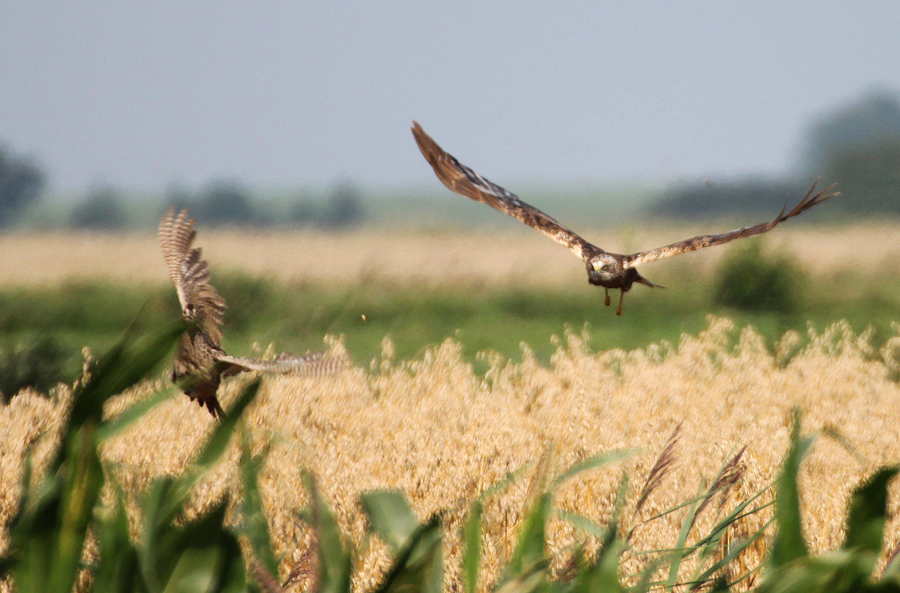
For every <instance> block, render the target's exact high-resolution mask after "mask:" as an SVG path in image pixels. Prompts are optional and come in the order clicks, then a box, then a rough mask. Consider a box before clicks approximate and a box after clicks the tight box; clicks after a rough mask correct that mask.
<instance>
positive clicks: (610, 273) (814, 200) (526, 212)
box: [412, 121, 838, 315]
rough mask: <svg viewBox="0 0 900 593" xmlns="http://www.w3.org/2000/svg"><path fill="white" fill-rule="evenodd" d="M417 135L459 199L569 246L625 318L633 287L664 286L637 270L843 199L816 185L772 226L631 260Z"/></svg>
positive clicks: (751, 233)
mask: <svg viewBox="0 0 900 593" xmlns="http://www.w3.org/2000/svg"><path fill="white" fill-rule="evenodd" d="M412 133H413V136H414V137H415V139H416V143H418V145H419V149H420V150H421V151H422V154H423V155H424V156H425V160H427V161H428V163H429V164H430V165H431V166H432V168H433V169H434V172H435V173H436V174H437V176H438V179H440V180H441V181H442V182H443V183H444V185H446V186H447V187H448V188H450V189H451V190H452V191H454V192H456V193H458V194H461V195H463V196H466V197H468V198H471V199H473V200H475V201H476V202H482V203H484V204H487V205H488V206H491V207H493V208H496V209H497V210H499V211H500V212H504V213H506V214H508V215H510V216H512V217H513V218H517V219H519V220H520V221H522V222H523V223H525V224H527V225H528V226H530V227H532V228H535V229H537V230H539V231H540V232H542V233H544V234H545V235H547V236H548V237H550V238H551V239H553V240H554V241H556V242H557V243H560V244H562V245H563V246H565V247H566V248H567V249H568V250H569V251H571V252H572V253H574V254H575V255H577V256H578V257H579V258H581V259H582V260H583V261H584V263H585V266H586V267H587V274H588V282H590V283H591V284H594V285H596V286H602V287H603V288H604V289H605V291H606V305H607V306H608V305H609V302H610V300H609V289H610V288H618V289H619V290H620V291H621V293H620V295H619V308H618V309H617V310H616V314H617V315H621V314H622V299H623V298H624V297H625V293H626V292H628V291H629V290H630V289H631V286H632V284H634V283H635V282H639V283H640V284H645V285H647V286H649V287H651V288H653V287H659V285H657V284H653V283H652V282H650V281H649V280H647V279H646V278H644V277H643V276H641V275H640V273H639V272H638V271H637V266H639V265H640V264H645V263H647V262H651V261H655V260H657V259H662V258H664V257H669V256H672V255H678V254H679V253H687V252H689V251H696V250H698V249H703V248H704V247H712V246H714V245H722V244H723V243H728V242H729V241H734V240H735V239H739V238H742V237H752V236H754V235H761V234H763V233H766V232H768V231H770V230H772V229H773V228H775V226H776V225H777V224H778V223H780V222H783V221H785V220H787V219H788V218H791V217H794V216H797V215H798V214H800V213H801V212H804V211H805V210H809V209H810V208H812V207H813V206H816V205H817V204H821V203H822V202H824V201H825V200H827V199H828V198H831V197H834V196H836V195H838V193H837V192H835V193H831V190H832V189H833V188H834V185H830V186H829V187H827V188H826V189H825V190H823V191H821V192H818V193H815V189H816V186H815V184H813V186H812V188H811V189H810V190H809V192H808V193H807V194H806V196H804V198H803V199H802V200H800V202H799V203H798V204H797V205H796V206H795V207H794V208H793V209H792V210H791V211H790V212H786V209H787V205H785V208H782V210H781V213H780V214H779V215H778V216H776V217H775V218H773V219H772V220H770V221H768V222H763V223H761V224H757V225H755V226H751V227H744V228H740V229H736V230H733V231H729V232H727V233H722V234H719V235H700V236H698V237H693V238H692V239H686V240H684V241H679V242H677V243H672V244H671V245H665V246H663V247H657V248H656V249H651V250H650V251H641V252H639V253H632V254H630V255H625V254H621V253H611V252H609V251H604V250H603V249H601V248H599V247H597V246H596V245H594V244H592V243H588V242H587V241H585V240H584V239H582V238H581V237H580V236H578V235H577V234H576V233H574V232H572V231H571V230H569V229H567V228H566V227H564V226H563V225H561V224H560V223H558V222H557V221H556V220H555V219H553V218H552V217H550V216H548V215H546V214H544V213H543V212H541V211H540V210H538V209H537V208H535V207H534V206H531V205H529V204H526V203H525V202H523V201H522V200H520V199H519V197H518V196H516V195H515V194H513V193H511V192H509V191H507V190H505V189H503V188H502V187H500V186H499V185H497V184H495V183H492V182H490V181H488V180H487V179H485V178H484V177H482V176H481V175H479V174H478V173H476V172H475V171H473V170H472V169H470V168H468V167H467V166H465V165H463V164H462V163H460V162H459V161H458V160H456V158H454V157H453V155H450V154H448V153H446V152H445V151H444V149H442V148H441V147H440V146H438V143H437V142H435V141H434V140H432V139H431V136H429V135H428V134H426V133H425V130H423V129H422V126H420V125H419V124H418V122H415V121H414V122H413V127H412ZM660 288H661V287H660Z"/></svg>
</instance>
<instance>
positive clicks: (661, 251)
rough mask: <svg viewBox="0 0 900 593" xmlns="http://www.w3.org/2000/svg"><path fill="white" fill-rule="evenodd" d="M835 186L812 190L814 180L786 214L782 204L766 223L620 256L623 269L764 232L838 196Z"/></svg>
mask: <svg viewBox="0 0 900 593" xmlns="http://www.w3.org/2000/svg"><path fill="white" fill-rule="evenodd" d="M834 186H835V184H831V185H829V186H828V187H826V188H825V189H824V190H822V191H820V192H818V193H815V191H816V184H815V183H814V184H813V186H812V187H811V188H810V190H809V192H807V194H806V195H805V196H804V197H803V199H802V200H800V202H799V203H798V204H797V205H796V206H794V208H793V209H792V210H791V211H790V212H788V213H787V214H785V210H786V209H787V204H785V207H784V208H782V209H781V213H780V214H779V215H778V216H776V217H775V218H773V219H772V220H770V221H768V222H763V223H760V224H757V225H755V226H751V227H744V228H740V229H735V230H733V231H729V232H727V233H721V234H719V235H700V236H697V237H693V238H691V239H686V240H684V241H679V242H677V243H672V244H671V245H665V246H663V247H657V248H656V249H651V250H650V251H642V252H639V253H633V254H631V255H626V256H625V257H624V259H623V264H624V266H625V268H626V269H627V268H634V267H635V266H639V265H641V264H645V263H647V262H651V261H656V260H658V259H662V258H664V257H670V256H672V255H678V254H680V253H688V252H690V251H697V250H698V249H703V248H704V247H713V246H715V245H722V244H724V243H728V242H730V241H734V240H735V239H740V238H743V237H752V236H754V235H761V234H763V233H767V232H769V231H771V230H772V229H774V228H775V227H776V226H777V225H778V224H779V223H781V222H784V221H785V220H787V219H789V218H793V217H794V216H797V215H798V214H800V213H801V212H804V211H806V210H809V209H810V208H812V207H813V206H816V205H818V204H821V203H822V202H824V201H825V200H827V199H829V198H833V197H834V196H837V195H839V192H832V191H831V190H832V189H834Z"/></svg>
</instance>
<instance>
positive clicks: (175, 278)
mask: <svg viewBox="0 0 900 593" xmlns="http://www.w3.org/2000/svg"><path fill="white" fill-rule="evenodd" d="M194 224H195V223H194V220H193V219H189V218H188V214H187V210H182V211H181V212H180V213H179V214H178V216H177V217H176V216H175V211H174V209H170V210H169V212H168V213H167V214H166V216H164V217H163V218H162V220H161V221H160V225H159V242H160V246H161V248H162V252H163V257H164V258H165V261H166V266H167V268H168V270H169V276H170V277H171V278H172V282H173V283H174V284H175V290H176V292H177V293H178V300H179V302H180V303H181V308H182V316H183V317H184V319H185V320H186V321H188V323H189V324H190V328H189V329H188V331H186V332H185V333H184V335H183V336H182V337H181V340H180V341H179V342H178V346H177V347H176V349H175V358H174V361H173V368H172V380H173V381H174V382H175V383H176V384H177V385H178V386H179V387H180V388H181V389H182V391H184V393H185V395H187V396H188V397H190V398H191V400H194V401H196V402H197V403H198V404H199V405H200V406H201V407H206V408H207V409H208V410H209V413H210V414H212V415H213V416H214V417H219V418H221V417H222V416H224V412H223V411H222V407H221V405H220V404H219V400H218V398H217V397H216V392H217V391H218V388H219V383H220V382H221V380H222V378H223V377H228V376H231V375H235V374H237V373H242V372H245V371H260V372H265V373H280V374H283V373H297V374H301V375H304V376H319V375H324V374H328V373H333V372H336V371H338V370H339V369H341V368H342V367H344V366H346V362H347V361H346V360H345V359H343V358H326V357H325V356H324V355H323V354H322V353H321V352H314V353H310V354H305V355H303V356H294V355H293V354H286V353H285V354H281V355H279V356H277V357H276V358H274V359H272V360H261V359H256V358H243V357H239V356H230V355H228V354H226V353H225V351H224V350H222V348H221V347H220V345H219V344H220V341H221V338H222V329H221V328H222V321H223V316H224V313H225V308H226V304H225V299H223V298H222V296H221V295H220V294H219V293H218V292H217V291H216V289H215V288H213V286H212V285H210V284H209V266H208V265H207V263H206V261H205V260H203V259H202V258H201V252H200V249H199V248H192V247H191V245H192V243H193V241H194V238H195V236H196V231H195V230H194Z"/></svg>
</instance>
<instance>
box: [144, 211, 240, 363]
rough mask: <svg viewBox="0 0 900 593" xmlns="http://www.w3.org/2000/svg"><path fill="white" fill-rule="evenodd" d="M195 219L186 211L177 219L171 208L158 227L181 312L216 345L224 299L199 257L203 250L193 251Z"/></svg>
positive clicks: (194, 249) (223, 311)
mask: <svg viewBox="0 0 900 593" xmlns="http://www.w3.org/2000/svg"><path fill="white" fill-rule="evenodd" d="M194 224H195V223H194V219H193V218H191V219H189V218H188V212H187V210H182V211H181V212H180V213H179V214H178V216H177V217H176V216H175V209H174V208H170V209H169V211H168V213H167V214H166V216H164V217H163V219H162V220H161V221H160V224H159V243H160V246H161V247H162V252H163V257H164V258H165V260H166V267H167V268H168V270H169V276H170V277H171V278H172V282H173V283H174V284H175V290H176V291H177V292H178V300H179V301H180V302H181V308H182V311H184V312H185V313H186V314H188V315H189V316H190V317H192V318H193V319H195V320H196V321H197V323H198V325H199V326H200V329H202V330H203V331H204V332H205V333H206V334H207V336H209V338H210V340H212V341H213V343H215V344H216V345H218V344H219V342H220V340H221V339H222V322H223V316H224V314H225V308H226V305H225V299H223V298H222V296H221V295H220V294H219V293H218V292H216V289H215V288H213V287H212V286H211V285H210V284H209V266H208V265H207V263H206V261H205V260H203V259H201V257H200V248H199V247H195V248H193V249H192V248H191V245H192V244H193V242H194V238H195V237H196V235H197V232H196V230H195V229H194Z"/></svg>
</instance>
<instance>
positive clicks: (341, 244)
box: [0, 223, 900, 286]
mask: <svg viewBox="0 0 900 593" xmlns="http://www.w3.org/2000/svg"><path fill="white" fill-rule="evenodd" d="M728 228H731V227H730V226H729V225H728V224H723V223H707V224H706V225H704V226H703V227H699V226H698V227H696V228H693V227H688V228H684V227H682V226H680V225H673V226H665V227H658V226H657V227H652V226H651V227H640V228H636V227H627V226H623V227H619V228H616V229H609V230H604V231H592V232H586V233H585V237H586V238H588V240H595V241H596V242H597V243H599V244H600V245H601V246H603V247H604V248H605V249H609V250H613V251H619V252H622V253H629V252H633V251H638V250H641V249H649V248H652V247H657V246H659V245H662V244H665V243H668V242H672V241H676V240H680V239H684V238H686V237H689V236H692V235H696V234H701V233H703V232H709V231H710V230H713V229H715V230H727V229H728ZM199 233H200V238H199V239H198V244H199V245H200V246H201V247H202V248H203V254H204V257H205V258H206V259H207V260H208V261H209V263H210V267H211V269H212V270H213V273H214V276H215V274H216V273H217V272H218V271H221V270H223V269H224V270H232V271H241V272H246V273H248V274H252V275H260V276H265V277H269V278H272V279H274V280H278V281H288V280H302V281H304V282H309V283H316V284H327V285H334V284H346V283H356V282H359V281H360V279H366V278H380V279H385V280H389V281H392V280H393V281H401V282H408V281H411V280H414V281H418V282H426V283H434V282H439V283H440V282H444V283H453V284H458V283H469V284H483V283H491V284H515V285H520V286H534V285H537V286H540V285H558V284H560V283H565V282H575V281H577V282H578V283H579V284H583V283H584V272H583V269H582V265H581V264H579V263H578V262H577V260H574V259H573V258H572V256H571V255H570V254H569V253H568V252H567V251H566V250H565V249H561V248H560V247H559V246H558V245H554V244H553V243H552V242H550V241H547V240H546V239H544V238H543V237H541V236H540V235H538V234H537V233H535V232H534V231H532V230H531V229H525V228H523V229H519V228H518V227H510V228H503V229H491V228H481V229H479V230H478V231H471V232H451V231H447V232H432V233H426V232H422V231H403V230H400V231H397V232H386V231H384V230H363V231H359V232H354V233H347V234H327V233H320V232H314V231H305V232H260V233H253V232H228V231H209V230H208V229H204V228H203V227H202V225H201V226H200V228H199ZM898 236H900V228H898V226H897V225H896V224H887V223H885V224H878V223H867V224H859V225H848V226H840V227H823V226H816V227H809V226H807V227H804V226H799V227H795V228H793V229H791V232H790V233H775V234H773V235H771V237H767V240H768V241H769V242H770V244H771V245H773V246H774V247H775V248H776V249H779V250H784V251H785V252H786V253H789V254H790V255H791V256H792V257H794V258H796V259H797V261H798V263H799V264H800V265H801V266H802V267H803V268H804V269H806V270H808V271H810V272H812V273H813V274H834V273H839V272H842V271H845V270H857V269H859V268H864V269H871V270H879V271H881V272H883V273H887V274H893V275H895V276H896V275H898V274H900V242H898V241H897V240H896V238H897V237H898ZM726 250H727V248H718V249H710V250H704V251H703V252H702V253H694V254H688V255H684V256H681V257H679V258H676V259H675V260H672V261H671V262H669V261H666V262H665V263H660V264H651V265H650V266H648V268H647V270H648V273H649V272H650V271H652V270H655V269H665V268H668V267H671V266H673V265H686V264H685V262H687V265H690V266H691V270H692V273H703V272H704V271H707V270H709V269H710V268H712V267H713V266H714V265H715V264H716V263H717V262H718V261H719V259H720V258H721V257H722V256H723V255H724V254H725V253H726ZM0 253H2V254H3V257H4V260H5V264H4V265H2V266H0V286H14V285H41V284H54V283H58V282H60V281H71V280H85V279H88V280H95V279H101V280H110V281H114V282H115V281H127V282H134V283H141V284H147V283H149V284H160V283H163V282H166V272H165V266H164V265H163V261H162V257H161V256H160V254H159V246H158V244H157V240H156V236H155V235H153V234H146V235H116V234H91V233H85V234H77V233H58V234H53V233H39V234H18V235H3V236H0ZM860 254H864V257H863V258H862V259H861V256H860ZM675 261H678V264H675ZM657 265H658V266H659V268H656V267H655V266H657Z"/></svg>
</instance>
